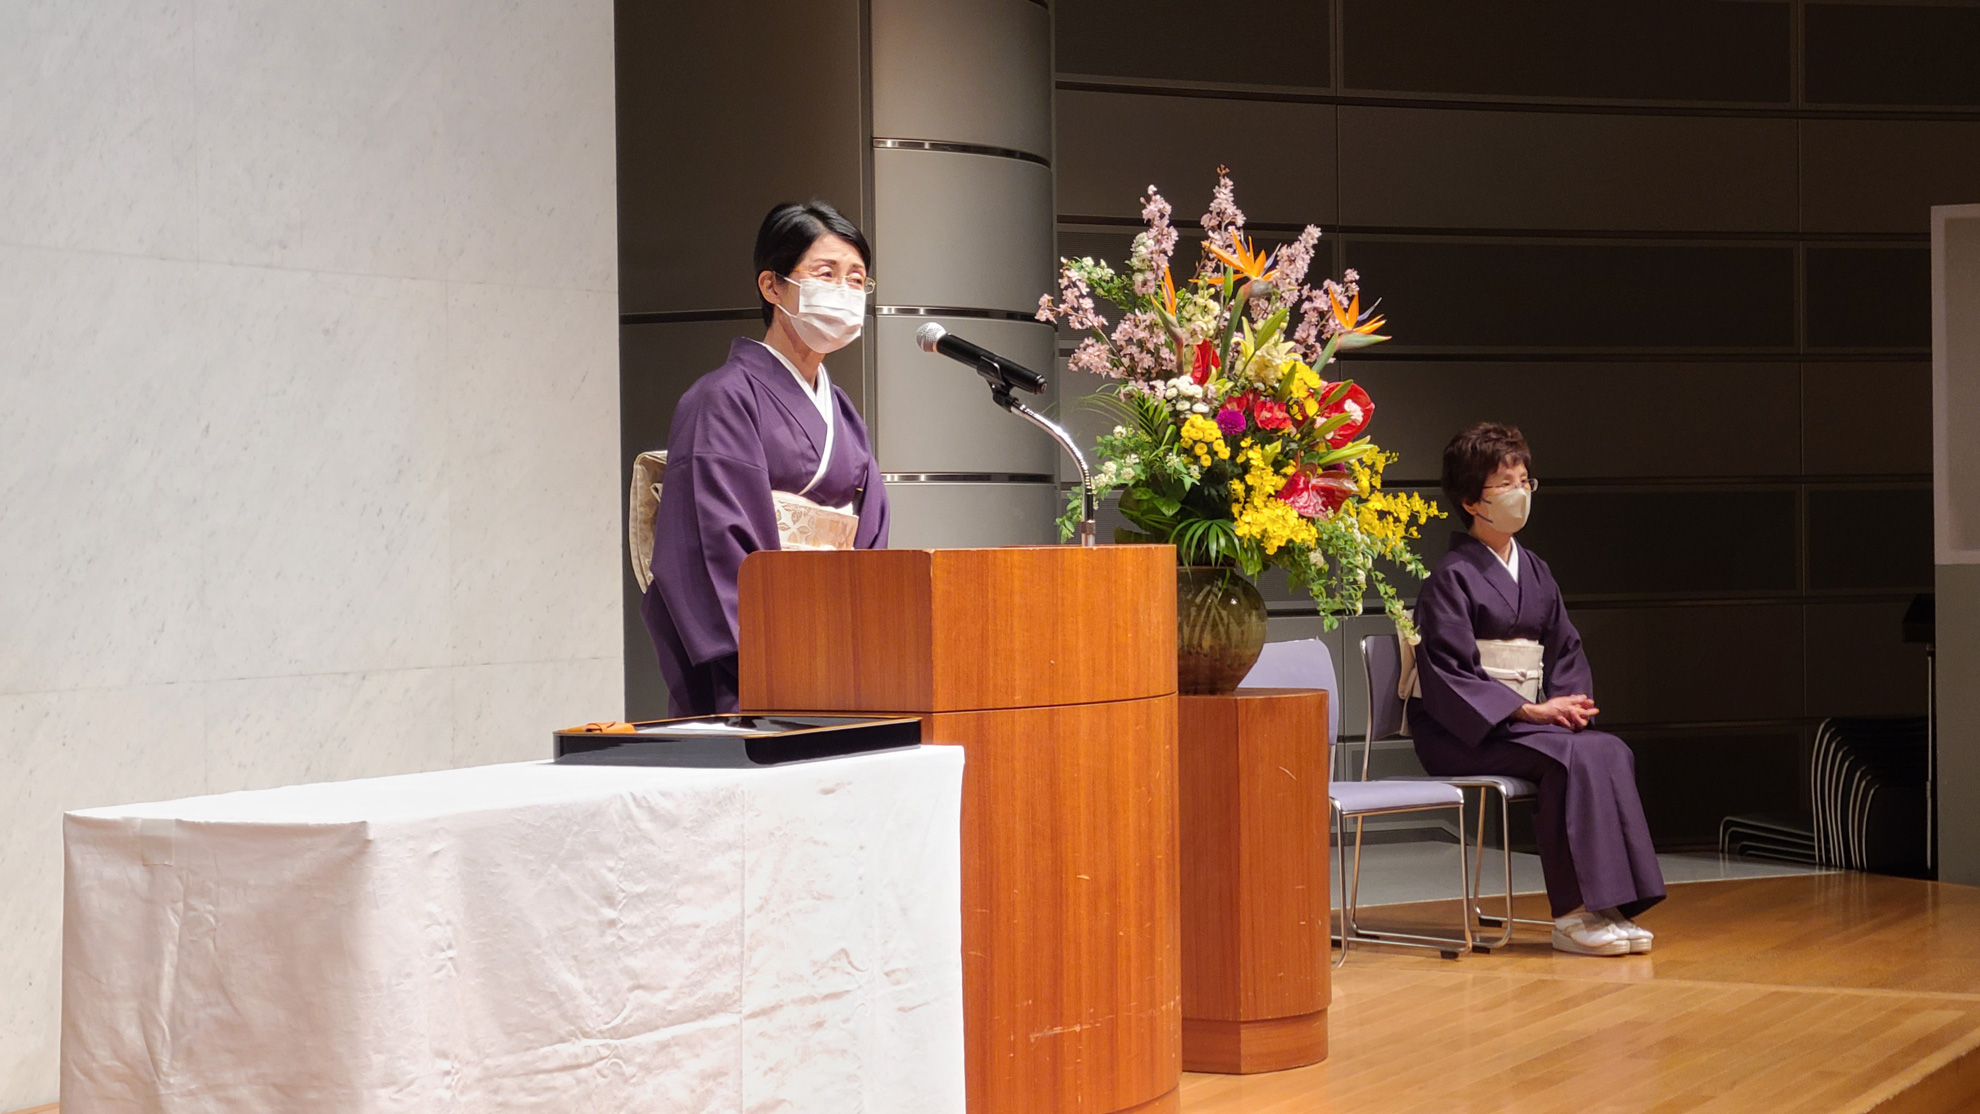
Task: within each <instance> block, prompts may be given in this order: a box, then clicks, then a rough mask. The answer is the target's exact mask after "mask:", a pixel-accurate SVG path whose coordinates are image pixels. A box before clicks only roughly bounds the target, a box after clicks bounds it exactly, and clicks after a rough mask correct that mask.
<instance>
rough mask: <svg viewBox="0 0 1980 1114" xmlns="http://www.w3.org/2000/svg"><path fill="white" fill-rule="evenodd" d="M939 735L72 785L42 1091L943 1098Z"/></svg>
mask: <svg viewBox="0 0 1980 1114" xmlns="http://www.w3.org/2000/svg"><path fill="white" fill-rule="evenodd" d="M962 761H963V752H962V748H960V747H926V748H922V749H919V750H913V751H898V752H890V753H882V754H874V755H864V756H860V757H855V758H846V759H838V760H834V761H828V762H816V763H804V764H797V765H791V766H784V767H777V768H771V769H761V770H691V769H654V768H625V767H602V766H553V765H550V764H548V763H530V764H524V765H513V766H487V767H482V768H479V769H468V770H451V771H446V772H441V773H431V774H416V775H411V776H407V777H391V778H378V779H374V780H368V781H353V782H341V783H335V784H327V785H306V786H295V787H292V788H287V789H274V790H266V791H261V792H252V793H230V794H226V795H222V796H213V797H197V798H192V799H189V800H183V801H172V802H168V803H164V804H152V805H135V806H130V807H125V808H104V809H90V810H87V811H82V812H74V813H70V814H69V815H68V816H67V818H66V822H65V825H64V837H65V842H66V845H67V854H68V875H67V908H66V917H65V920H64V925H63V957H62V958H63V982H62V995H63V1011H62V1012H63V1019H62V1111H63V1114H104V1112H110V1111H115V1112H119V1114H129V1112H137V1111H145V1112H160V1114H163V1112H172V1114H179V1112H184V1114H192V1112H195V1111H197V1112H199V1114H235V1112H239V1114H248V1112H253V1114H271V1112H276V1111H309V1112H312V1114H315V1112H322V1114H343V1112H360V1111H362V1112H366V1114H370V1112H396V1111H406V1112H412V1111H418V1112H421V1114H435V1112H460V1114H469V1112H472V1114H494V1112H502V1111H524V1110H527V1111H533V1112H543V1111H556V1112H563V1111H585V1112H597V1114H635V1112H637V1114H662V1112H673V1111H684V1112H700V1111H738V1112H740V1111H750V1112H756V1111H786V1110H788V1111H805V1112H807V1114H811V1112H825V1111H832V1112H838V1111H872V1112H880V1111H913V1112H915V1114H924V1112H929V1111H958V1112H959V1111H961V1110H962V1109H963V1046H962V934H961V925H960V912H961V882H960V819H959V818H960V807H961V806H960V801H961V787H962Z"/></svg>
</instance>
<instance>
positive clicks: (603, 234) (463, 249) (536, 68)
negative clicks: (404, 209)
mask: <svg viewBox="0 0 1980 1114" xmlns="http://www.w3.org/2000/svg"><path fill="white" fill-rule="evenodd" d="M455 2H456V3H457V4H458V7H455V8H454V9H453V12H454V16H453V26H452V28H451V34H450V38H449V50H450V51H451V55H450V67H449V69H450V78H451V81H452V86H451V87H450V90H449V92H448V96H447V105H448V109H447V117H446V131H445V134H446V150H447V157H448V164H449V165H448V171H449V182H450V188H451V189H452V190H453V194H452V197H453V199H454V206H453V208H454V220H455V223H454V236H455V250H456V252H457V254H456V255H455V257H454V258H453V260H452V263H451V265H450V266H449V269H448V272H447V277H449V278H451V279H453V280H455V281H457V282H493V283H512V284H517V285H524V286H555V287H561V288H566V289H577V290H613V291H616V290H617V289H618V288H619V277H618V276H619V264H618V258H619V247H618V235H619V231H618V230H619V223H618V187H617V176H616V173H615V171H616V165H617V149H618V138H617V133H616V131H615V127H616V124H615V121H614V118H613V90H612V81H613V76H612V75H613V69H614V66H613V53H612V45H613V39H612V4H611V2H610V0H513V2H511V3H506V4H483V3H478V2H475V0H455ZM388 6H389V7H391V9H392V10H393V11H397V10H399V8H398V6H396V5H388Z"/></svg>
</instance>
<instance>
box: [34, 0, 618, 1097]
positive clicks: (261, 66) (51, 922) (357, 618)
mask: <svg viewBox="0 0 1980 1114" xmlns="http://www.w3.org/2000/svg"><path fill="white" fill-rule="evenodd" d="M612 22H613V21H612V11H611V8H610V6H609V5H607V4H605V3H603V2H602V0H581V2H580V3H577V4H571V3H553V2H550V0H521V2H518V3H513V4H508V5H505V6H501V7H499V8H492V9H491V8H488V7H486V6H484V5H476V4H472V3H469V2H468V0H441V3H439V4H437V5H429V6H424V7H417V8H405V7H403V6H397V5H390V4H385V3H382V2H374V0H331V3H329V4H328V5H322V4H319V5H315V6H313V7H309V6H305V7H298V6H294V5H283V4H273V3H260V2H257V0H213V2H211V3H201V4H199V5H196V6H195V5H193V4H192V3H190V2H188V0H153V2H151V3H145V4H132V3H124V2H122V0H105V2H103V3H93V4H87V5H84V4H66V5H64V4H52V3H31V4H17V5H13V6H10V7H7V8H6V9H5V10H4V11H0V149H4V150H5V151H6V152H7V154H8V157H7V159H6V160H5V161H0V336H4V337H5V338H6V343H5V344H0V632H4V634H0V754H6V755H8V756H10V758H11V759H12V760H13V765H12V766H11V767H10V771H9V772H10V774H12V775H14V776H12V777H10V778H8V779H4V780H0V894H4V895H5V896H6V900H5V901H0V937H4V938H5V939H6V940H8V942H9V943H8V947H7V948H6V949H0V986H4V987H6V988H7V989H6V992H5V993H4V994H0V1110H13V1109H19V1108H26V1107H33V1106H37V1105H39V1104H43V1103H48V1102H52V1101H54V1100H55V1098H56V1093H55V1092H56V1056H57V1040H58V1035H59V1026H60V1001H59V992H58V983H59V972H60V932H61V868H62V864H61V844H60V814H61V812H62V811H63V810H65V809H72V808H80V807H88V806H93V805H104V804H113V803H120V802H130V801H137V800H158V799H168V798H175V797H182V796H188V795H194V794H199V793H203V792H208V791H215V790H224V789H235V788H243V787H247V786H260V785H274V784H281V783H284V782H295V781H306V780H317V779H324V778H342V777H355V776H370V775H376V774H383V773H393V772H401V771H406V770H417V769H430V768H437V767H444V766H450V765H454V764H456V763H462V764H466V763H475V762H487V761H496V760H510V759H514V758H520V757H535V756H537V755H540V754H543V753H545V752H546V751H547V747H548V742H547V736H548V732H549V730H550V729H551V728H552V727H555V726H557V725H560V724H563V723H565V722H566V721H570V720H574V719H589V718H599V717H606V716H613V715H616V714H618V708H619V699H620V685H621V674H622V666H621V664H620V641H621V639H620V634H619V632H618V627H617V620H616V616H615V611H616V602H617V597H618V592H617V585H618V583H619V573H618V571H617V570H618V565H619V561H620V553H621V552H622V545H621V543H620V539H619V525H618V523H619V521H620V516H621V515H622V514H623V511H622V509H621V507H622V504H621V502H620V500H621V498H622V490H623V488H622V485H621V482H620V480H619V479H618V477H617V474H616V472H617V468H616V454H617V449H618V447H617V438H616V436H615V430H616V429H617V426H618V382H617V367H618V363H617V356H616V342H617V327H616V321H615V320H614V311H615V309H616V306H615V305H614V304H613V303H614V290H615V287H616V283H617V264H616V253H615V247H614V241H615V219H616V218H615V215H614V172H615V159H616V155H615V151H614V139H613V130H612V129H613V103H612V100H613V97H612V75H613V34H612ZM195 61H197V70H196V71H195ZM490 661H500V662H505V663H508V664H503V665H498V666H487V665H484V663H486V662H490Z"/></svg>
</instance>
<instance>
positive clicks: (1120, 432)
mask: <svg viewBox="0 0 1980 1114" xmlns="http://www.w3.org/2000/svg"><path fill="white" fill-rule="evenodd" d="M1114 436H1116V437H1126V436H1127V427H1126V426H1124V425H1117V426H1115V427H1114Z"/></svg>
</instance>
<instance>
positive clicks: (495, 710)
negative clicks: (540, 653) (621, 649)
mask: <svg viewBox="0 0 1980 1114" xmlns="http://www.w3.org/2000/svg"><path fill="white" fill-rule="evenodd" d="M616 649H617V647H616V644H615V646H614V650H615V651H616ZM647 652H648V653H649V654H650V653H651V652H652V651H651V650H648V651H647ZM448 672H449V674H450V675H451V676H452V678H453V684H454V754H453V765H455V766H484V765H487V764H489V763H492V762H534V761H539V760H542V759H546V758H549V757H550V756H551V753H552V749H551V743H550V733H551V732H553V731H555V730H557V729H558V728H560V727H574V726H576V725H578V724H582V723H590V722H592V721H594V720H605V719H618V718H620V717H621V716H624V715H625V714H626V712H625V711H624V710H623V709H624V707H625V700H626V694H625V689H624V683H625V658H624V656H623V655H621V654H619V653H617V652H614V653H612V654H611V655H609V656H607V657H599V658H585V659H581V660H576V661H533V662H521V663H514V664H506V665H472V666H464V667H462V668H459V669H453V670H449V671H448ZM664 705H665V697H664V696H663V697H662V708H661V711H660V712H659V713H658V714H659V715H665V714H666V709H665V706H664Z"/></svg>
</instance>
